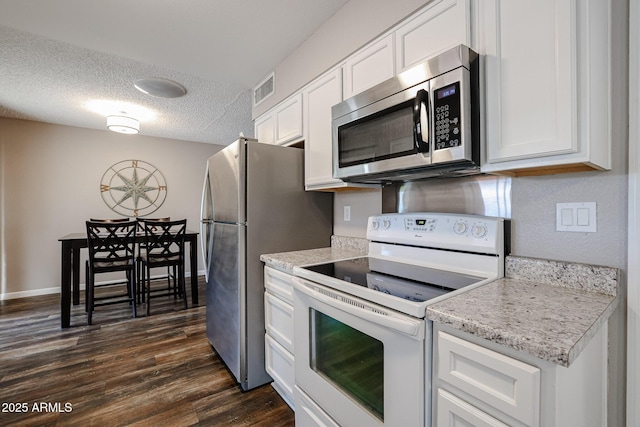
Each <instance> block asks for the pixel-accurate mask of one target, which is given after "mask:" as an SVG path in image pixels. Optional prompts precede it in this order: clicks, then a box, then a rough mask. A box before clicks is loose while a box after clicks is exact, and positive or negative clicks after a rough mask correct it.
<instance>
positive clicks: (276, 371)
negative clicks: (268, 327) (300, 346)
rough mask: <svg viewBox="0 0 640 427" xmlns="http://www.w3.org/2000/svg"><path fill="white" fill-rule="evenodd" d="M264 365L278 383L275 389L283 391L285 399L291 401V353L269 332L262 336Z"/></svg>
mask: <svg viewBox="0 0 640 427" xmlns="http://www.w3.org/2000/svg"><path fill="white" fill-rule="evenodd" d="M264 342H265V367H266V370H267V373H268V374H269V375H271V378H273V380H274V381H275V382H276V383H277V384H278V387H277V388H276V390H278V391H280V392H283V393H284V394H285V396H283V397H284V398H285V400H287V401H289V402H293V387H294V385H295V374H294V359H293V355H292V354H291V353H290V352H289V351H287V349H285V348H284V347H282V346H281V345H280V344H278V343H277V342H276V340H274V339H273V338H271V336H269V334H266V335H265V337H264Z"/></svg>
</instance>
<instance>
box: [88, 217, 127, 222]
mask: <svg viewBox="0 0 640 427" xmlns="http://www.w3.org/2000/svg"><path fill="white" fill-rule="evenodd" d="M89 221H91V222H107V223H112V222H129V221H131V220H130V219H129V218H105V219H98V218H91V219H90V220H89Z"/></svg>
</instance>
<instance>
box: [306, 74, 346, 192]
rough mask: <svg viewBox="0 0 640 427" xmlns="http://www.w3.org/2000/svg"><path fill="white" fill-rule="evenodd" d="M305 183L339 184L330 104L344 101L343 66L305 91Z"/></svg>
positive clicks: (318, 184)
mask: <svg viewBox="0 0 640 427" xmlns="http://www.w3.org/2000/svg"><path fill="white" fill-rule="evenodd" d="M303 95H304V98H303V104H304V112H305V113H304V121H305V141H304V159H305V187H306V188H307V189H313V187H318V186H331V185H333V184H336V185H340V184H342V181H341V180H339V179H334V178H333V177H332V175H333V150H332V141H331V138H332V137H331V107H332V106H334V105H335V104H337V103H339V102H340V101H342V70H341V69H340V68H338V69H335V70H333V71H331V72H329V73H328V74H325V75H324V76H322V77H320V78H319V79H317V80H316V81H315V82H313V83H312V84H311V85H310V86H308V87H307V88H306V89H305V90H304V91H303Z"/></svg>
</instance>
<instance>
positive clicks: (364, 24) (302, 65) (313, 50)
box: [253, 0, 429, 119]
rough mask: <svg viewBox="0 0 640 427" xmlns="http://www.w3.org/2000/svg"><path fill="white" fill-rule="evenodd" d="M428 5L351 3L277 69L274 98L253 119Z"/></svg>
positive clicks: (385, 0) (397, 0)
mask: <svg viewBox="0 0 640 427" xmlns="http://www.w3.org/2000/svg"><path fill="white" fill-rule="evenodd" d="M428 2H429V1H428V0H393V1H389V0H349V2H347V4H345V5H344V7H342V8H341V9H340V10H338V11H337V12H336V13H335V14H334V15H333V16H332V17H331V18H329V19H328V20H327V21H326V22H325V23H324V24H323V25H322V27H320V28H319V29H318V30H317V31H316V32H315V33H313V34H312V35H311V36H310V37H309V38H308V39H307V40H305V41H304V43H302V44H301V45H300V47H299V48H298V49H296V50H294V51H293V52H292V53H291V54H290V55H289V56H288V57H287V58H285V59H284V60H283V61H282V62H281V63H280V64H278V65H277V66H276V68H275V70H274V71H275V91H274V94H273V95H272V96H271V97H269V98H267V99H266V100H265V101H264V102H263V103H262V104H260V105H258V106H257V107H256V108H254V110H253V118H254V119H255V118H256V117H258V116H259V115H260V114H262V113H264V112H266V111H267V110H269V109H270V108H271V107H273V106H274V105H276V104H277V103H279V102H280V101H282V100H284V99H285V98H286V97H288V96H289V95H291V94H292V93H294V92H295V91H297V90H298V89H300V88H302V87H303V86H304V85H306V84H307V83H309V82H310V81H312V80H313V79H314V78H316V77H318V76H319V75H320V74H322V73H323V72H325V71H326V70H328V69H329V68H331V67H333V66H334V65H336V64H338V63H339V62H340V61H342V60H344V59H345V58H347V57H348V56H349V55H351V54H352V53H353V52H355V51H356V50H358V49H359V48H361V47H362V46H364V45H365V44H367V43H368V42H370V41H371V40H373V39H375V38H376V37H378V36H379V35H380V34H382V33H383V32H385V31H386V30H388V29H389V28H391V27H393V26H394V25H395V24H397V23H398V22H400V21H402V19H403V18H405V17H406V16H408V15H410V14H411V13H413V12H414V11H416V10H418V9H419V8H420V7H422V6H424V5H425V4H427V3H428ZM264 77H267V76H264ZM257 83H258V82H256V84H257Z"/></svg>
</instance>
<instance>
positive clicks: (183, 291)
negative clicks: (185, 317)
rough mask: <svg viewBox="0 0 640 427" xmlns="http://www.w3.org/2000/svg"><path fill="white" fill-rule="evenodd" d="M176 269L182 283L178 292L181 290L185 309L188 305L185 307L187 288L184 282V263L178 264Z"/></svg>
mask: <svg viewBox="0 0 640 427" xmlns="http://www.w3.org/2000/svg"><path fill="white" fill-rule="evenodd" d="M178 270H179V274H180V281H181V282H182V285H181V286H180V292H182V299H183V300H184V308H185V310H186V309H187V308H188V307H187V288H186V283H185V282H186V279H185V272H184V265H181V266H179V267H178Z"/></svg>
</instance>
